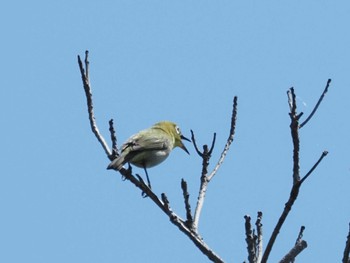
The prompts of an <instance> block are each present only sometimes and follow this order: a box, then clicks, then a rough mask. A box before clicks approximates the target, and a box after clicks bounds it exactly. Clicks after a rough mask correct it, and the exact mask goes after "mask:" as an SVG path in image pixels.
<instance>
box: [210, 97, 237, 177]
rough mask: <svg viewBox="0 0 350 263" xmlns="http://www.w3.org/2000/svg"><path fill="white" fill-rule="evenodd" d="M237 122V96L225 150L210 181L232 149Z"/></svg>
mask: <svg viewBox="0 0 350 263" xmlns="http://www.w3.org/2000/svg"><path fill="white" fill-rule="evenodd" d="M236 120H237V96H235V97H234V98H233V107H232V115H231V126H230V133H229V136H228V138H227V141H226V144H225V147H224V150H223V151H222V153H221V156H220V159H219V161H218V163H217V164H216V166H215V167H214V169H213V171H212V172H211V173H210V175H209V176H208V180H209V181H210V180H211V179H212V178H213V177H214V175H215V174H216V172H217V171H218V170H219V168H220V166H221V164H222V163H223V162H224V159H225V157H226V154H227V152H228V150H229V149H230V145H231V143H232V142H233V139H234V135H235V129H236Z"/></svg>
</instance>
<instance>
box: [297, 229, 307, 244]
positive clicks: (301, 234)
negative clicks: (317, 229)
mask: <svg viewBox="0 0 350 263" xmlns="http://www.w3.org/2000/svg"><path fill="white" fill-rule="evenodd" d="M304 230H305V226H301V227H300V231H299V234H298V237H297V240H296V241H295V244H297V243H299V242H300V241H301V239H302V238H303V234H304Z"/></svg>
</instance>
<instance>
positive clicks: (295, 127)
mask: <svg viewBox="0 0 350 263" xmlns="http://www.w3.org/2000/svg"><path fill="white" fill-rule="evenodd" d="M287 94H288V103H289V107H290V113H289V116H290V119H291V122H290V131H291V135H292V141H293V184H296V183H297V182H298V181H299V180H300V167H299V150H300V140H299V118H300V116H299V117H298V115H297V104H296V100H295V98H296V96H295V93H294V88H290V90H288V92H287Z"/></svg>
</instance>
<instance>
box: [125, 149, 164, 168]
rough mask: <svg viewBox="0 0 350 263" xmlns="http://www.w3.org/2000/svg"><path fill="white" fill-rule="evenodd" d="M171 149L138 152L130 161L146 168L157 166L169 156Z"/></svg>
mask: <svg viewBox="0 0 350 263" xmlns="http://www.w3.org/2000/svg"><path fill="white" fill-rule="evenodd" d="M169 153H170V151H168V150H154V151H145V152H140V153H139V154H137V155H136V156H135V157H134V158H133V159H132V160H131V161H130V162H131V163H132V164H134V165H136V166H138V167H143V166H144V165H145V166H146V168H149V167H153V166H156V165H158V164H160V163H161V162H163V161H164V160H165V159H166V158H167V157H168V156H169Z"/></svg>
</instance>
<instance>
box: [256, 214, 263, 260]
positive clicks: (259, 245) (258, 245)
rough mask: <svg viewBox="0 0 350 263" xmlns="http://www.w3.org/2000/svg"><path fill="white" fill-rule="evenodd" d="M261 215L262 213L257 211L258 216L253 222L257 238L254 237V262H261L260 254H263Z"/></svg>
mask: <svg viewBox="0 0 350 263" xmlns="http://www.w3.org/2000/svg"><path fill="white" fill-rule="evenodd" d="M262 216H263V213H262V212H261V211H259V212H258V217H257V219H256V222H255V226H256V234H257V239H256V244H255V246H256V252H255V253H256V258H257V260H256V262H258V263H259V262H261V259H262V256H263V239H262V238H263V232H262V226H263V225H262V223H261V220H262Z"/></svg>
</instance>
